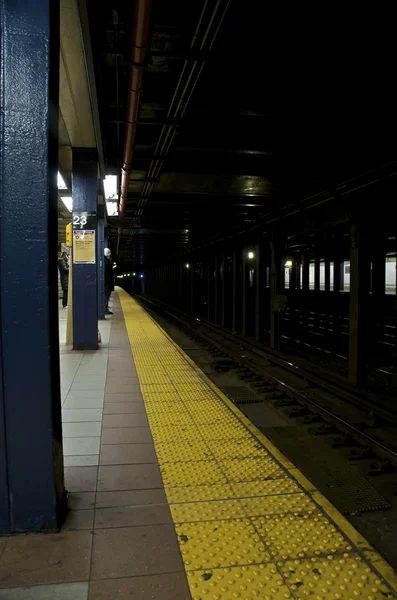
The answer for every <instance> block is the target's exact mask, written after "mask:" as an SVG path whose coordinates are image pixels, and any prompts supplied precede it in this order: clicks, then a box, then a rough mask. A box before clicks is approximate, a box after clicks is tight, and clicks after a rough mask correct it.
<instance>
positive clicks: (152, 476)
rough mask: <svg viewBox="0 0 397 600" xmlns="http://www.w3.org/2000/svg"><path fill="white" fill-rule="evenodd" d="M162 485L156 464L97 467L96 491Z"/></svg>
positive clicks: (158, 486)
mask: <svg viewBox="0 0 397 600" xmlns="http://www.w3.org/2000/svg"><path fill="white" fill-rule="evenodd" d="M161 487H163V481H162V479H161V475H160V469H159V467H158V466H157V465H151V464H150V465H110V466H103V467H99V476H98V491H99V492H111V491H118V490H120V491H121V490H145V489H151V488H161Z"/></svg>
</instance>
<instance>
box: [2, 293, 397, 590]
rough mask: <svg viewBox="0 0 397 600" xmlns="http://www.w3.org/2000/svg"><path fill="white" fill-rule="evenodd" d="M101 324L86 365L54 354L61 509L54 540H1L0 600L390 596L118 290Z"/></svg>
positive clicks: (366, 556)
mask: <svg viewBox="0 0 397 600" xmlns="http://www.w3.org/2000/svg"><path fill="white" fill-rule="evenodd" d="M113 311H114V317H112V319H109V320H108V321H106V322H104V323H101V325H100V329H101V334H102V342H103V343H102V346H101V349H100V350H99V351H98V352H87V353H75V352H72V351H71V350H70V348H68V347H66V346H63V347H62V350H61V372H62V403H63V406H62V408H63V434H64V455H65V475H66V486H67V489H68V491H69V501H70V502H69V503H70V509H71V510H70V513H69V515H68V519H67V521H66V523H65V526H64V527H63V529H62V531H61V532H60V533H59V534H47V535H43V534H40V535H20V536H14V537H9V538H0V600H4V599H6V600H131V599H137V600H149V599H151V600H157V599H161V600H189V599H190V598H192V599H193V600H233V599H235V598H237V599H241V600H253V599H256V598H258V599H267V600H272V599H275V600H279V599H280V600H281V599H288V598H291V599H292V598H295V599H296V600H298V599H305V598H309V599H310V598H313V600H331V599H335V600H350V599H356V598H363V599H364V598H365V599H366V600H378V599H379V600H380V599H384V598H395V597H397V594H396V591H397V575H396V573H395V572H394V571H393V570H392V569H391V568H390V567H389V566H388V565H387V563H386V562H385V561H384V560H383V559H382V558H381V557H380V556H379V555H378V554H377V553H376V552H375V551H374V550H373V549H372V548H370V547H369V545H368V544H367V542H366V541H365V540H364V539H363V538H362V537H361V536H360V535H359V534H358V533H357V531H356V530H355V529H354V528H353V527H352V526H351V525H350V524H349V523H348V522H347V521H346V520H345V519H344V517H343V516H342V515H340V514H339V513H338V511H336V510H335V508H334V507H333V506H332V505H330V504H329V503H328V501H327V500H326V499H325V498H324V497H323V496H322V495H321V494H320V493H319V492H318V491H317V490H316V489H315V488H314V487H313V486H312V485H311V484H310V482H309V481H308V480H307V479H305V477H304V476H303V475H302V474H301V473H300V472H299V471H298V470H297V469H296V468H295V467H294V465H293V464H292V463H291V462H290V461H288V460H287V459H286V458H285V457H284V456H283V455H281V454H280V453H279V452H278V450H277V449H276V448H275V447H274V446H273V445H272V444H271V443H270V442H269V440H267V438H266V437H264V436H263V435H262V434H261V432H260V431H259V430H258V429H257V428H256V427H255V426H253V425H252V424H251V423H250V421H249V420H248V419H247V418H246V417H244V415H242V413H241V412H240V411H239V410H238V409H237V408H236V407H235V406H234V405H233V404H232V403H231V402H230V401H229V400H228V399H227V398H226V397H225V396H223V395H222V393H221V392H220V391H219V390H218V389H217V388H216V387H215V386H214V385H213V384H212V383H211V382H210V381H209V380H208V379H207V378H206V376H205V375H204V374H203V373H202V372H201V371H200V370H199V369H198V368H197V367H196V366H195V365H194V364H193V363H192V361H191V360H190V359H189V358H188V357H187V356H186V355H185V354H184V353H183V351H182V350H181V349H180V348H178V346H177V345H176V344H175V343H174V342H173V341H172V340H171V339H170V338H169V337H168V336H167V334H166V333H165V332H164V331H163V330H162V329H161V328H160V327H159V326H158V325H157V324H156V323H155V322H154V321H153V320H152V319H151V318H150V317H149V315H148V314H147V313H146V312H145V311H144V310H143V309H142V308H141V307H140V306H139V305H138V304H137V303H136V302H135V301H134V300H133V299H132V298H131V297H130V296H129V295H128V294H127V293H126V292H124V291H123V290H120V289H118V291H117V294H115V299H114V302H113ZM65 312H66V311H65ZM64 314H65V313H62V312H61V322H60V331H61V339H62V336H63V334H64V328H65V322H64V321H65V319H64Z"/></svg>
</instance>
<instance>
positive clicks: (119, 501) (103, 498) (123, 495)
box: [96, 489, 167, 508]
mask: <svg viewBox="0 0 397 600" xmlns="http://www.w3.org/2000/svg"><path fill="white" fill-rule="evenodd" d="M150 504H167V496H166V495H165V491H164V490H163V489H158V490H127V491H124V492H98V493H97V495H96V506H97V508H112V507H117V506H134V505H139V506H143V505H150Z"/></svg>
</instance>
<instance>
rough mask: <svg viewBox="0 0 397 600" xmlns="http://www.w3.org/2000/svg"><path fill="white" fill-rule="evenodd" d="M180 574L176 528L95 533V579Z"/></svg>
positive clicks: (149, 528)
mask: <svg viewBox="0 0 397 600" xmlns="http://www.w3.org/2000/svg"><path fill="white" fill-rule="evenodd" d="M178 571H183V566H182V560H181V555H180V552H179V547H178V543H177V540H176V536H175V531H174V526H173V525H153V526H145V527H126V528H124V529H98V530H96V531H95V536H94V547H93V553H92V568H91V579H109V578H116V577H132V576H134V575H151V574H161V573H175V572H178ZM112 600H113V599H112Z"/></svg>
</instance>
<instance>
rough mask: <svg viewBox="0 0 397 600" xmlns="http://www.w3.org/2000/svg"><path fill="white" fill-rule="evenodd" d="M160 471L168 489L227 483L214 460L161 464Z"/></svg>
mask: <svg viewBox="0 0 397 600" xmlns="http://www.w3.org/2000/svg"><path fill="white" fill-rule="evenodd" d="M160 471H161V476H162V478H163V482H164V485H165V486H169V487H187V486H196V485H208V484H211V483H227V479H226V477H225V476H224V475H223V473H222V471H221V469H220V468H219V466H218V464H217V462H216V461H215V460H203V461H193V462H176V463H163V464H161V465H160Z"/></svg>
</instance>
